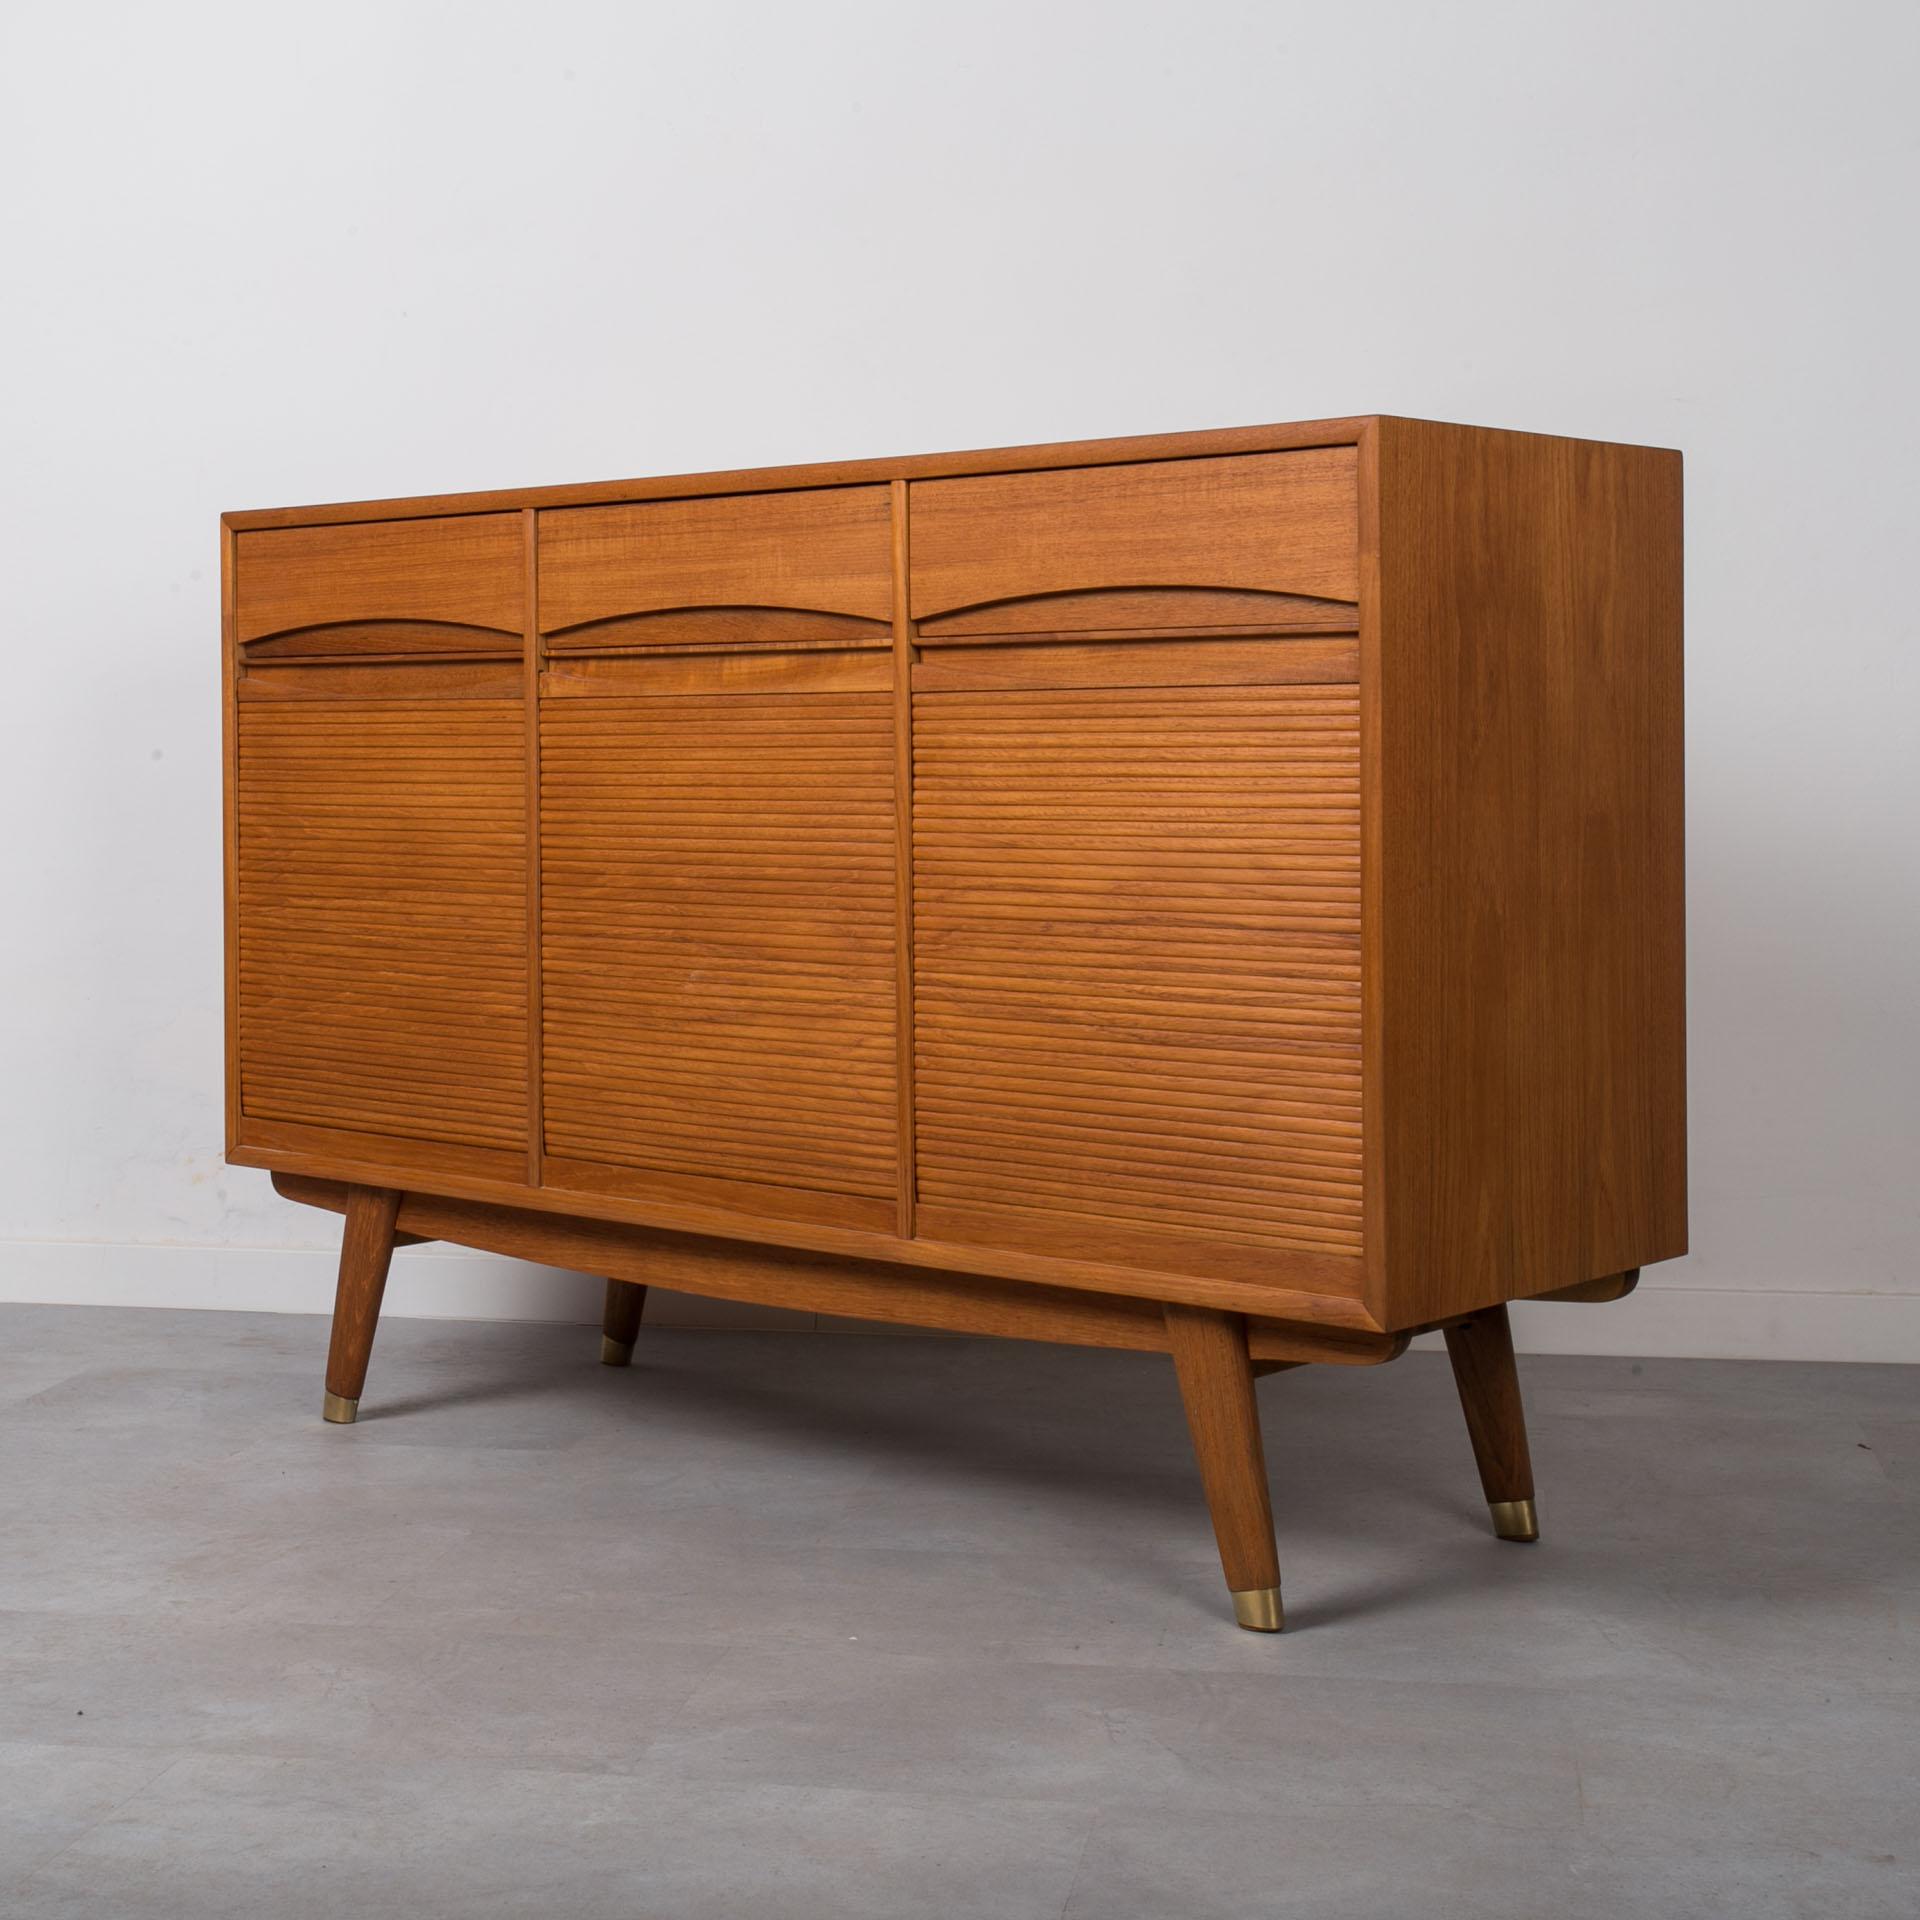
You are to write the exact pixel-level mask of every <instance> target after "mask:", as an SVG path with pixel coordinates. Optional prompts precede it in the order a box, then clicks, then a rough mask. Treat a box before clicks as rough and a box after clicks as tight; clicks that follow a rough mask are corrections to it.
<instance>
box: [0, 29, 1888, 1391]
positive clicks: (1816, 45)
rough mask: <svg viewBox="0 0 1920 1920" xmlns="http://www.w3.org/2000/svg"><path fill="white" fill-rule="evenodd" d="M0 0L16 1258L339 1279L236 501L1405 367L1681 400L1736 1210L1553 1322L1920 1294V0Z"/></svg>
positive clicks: (113, 1292)
mask: <svg viewBox="0 0 1920 1920" xmlns="http://www.w3.org/2000/svg"><path fill="white" fill-rule="evenodd" d="M0 34H4V42H3V43H0V182H4V193H3V200H0V219H3V220H4V237H3V244H0V274H3V275H4V284H0V381H3V382H4V401H5V404H4V416H3V417H0V462H3V463H4V469H3V474H0V485H4V489H5V498H4V511H0V543H4V548H5V552H4V562H5V567H4V576H3V577H4V581H5V589H6V591H5V597H4V602H0V605H3V606H4V621H5V626H4V637H3V639H0V645H3V646H4V650H5V652H4V672H5V675H6V679H5V683H4V685H5V694H4V699H3V700H0V728H4V735H5V738H4V741H3V742H0V748H3V749H4V751H3V752H0V780H4V783H5V787H4V800H5V808H6V811H5V815H4V819H5V828H6V832H5V838H4V842H3V843H0V844H3V845H4V855H3V856H0V857H3V858H4V868H5V870H4V875H3V876H0V881H3V884H0V916H3V918H0V942H3V943H4V951H3V953H0V1022H4V1029H3V1031H4V1036H5V1047H4V1056H3V1060H0V1064H3V1066H4V1074H5V1081H4V1095H5V1097H4V1100H3V1101H0V1236H3V1237H4V1238H3V1240H0V1297H12V1298H28V1299H53V1298H66V1299H114V1300H138V1301H150V1302H153V1303H155V1304H163V1303H188V1304H192V1303H201V1304H213V1303H232V1304H246V1303H256V1304H268V1305H302V1306H318V1305H321V1304H323V1303H324V1302H325V1300H326V1298H327V1287H328V1281H327V1262H326V1260H325V1258H324V1257H323V1256H322V1255H320V1254H318V1253H315V1252H310V1251H309V1252H302V1251H290V1250H298V1249H312V1248H317V1247H319V1246H321V1245H322V1244H323V1243H324V1242H325V1240H326V1239H327V1238H328V1233H327V1223H326V1222H324V1221H323V1220H322V1219H321V1218H320V1217H318V1216H315V1215H310V1214H307V1213H305V1212H303V1211H301V1210H298V1209H295V1208H292V1207H289V1206H287V1205H285V1204H283V1203H281V1202H279V1201H278V1200H276V1199H275V1198H274V1197H273V1196H272V1194H271V1192H270V1190H269V1188H268V1185H267V1181H266V1177H265V1176H264V1175H262V1174H257V1173H251V1172H244V1171H228V1170H227V1169H225V1168H224V1167H223V1165H222V1163H221V1157H220V1147H221V1117H220V1083H221V1071H220V1047H221V1019H220V1006H219V992H220V946H219V916H220V890H219V836H218V824H217V823H218V757H219V748H218V732H217V699H216V678H217V676H216V640H217V623H216V596H215V582H216V566H215V538H214V534H215V516H216V514H217V513H218V512H219V510H220V509H222V508H225V507H246V506H262V505H278V504H285V503H288V502H294V501H308V500H325V499H333V498H342V497H355V496H365V495H368V494H393V493H407V492H412V491H428V490H439V489H449V488H470V487H487V486H502V485H514V484H520V483H531V482H545V481H565V480H576V479H587V478H601V477H610V476H615V475H623V474H635V473H648V472H663V471H664V472H672V471H676V470H684V469H688V468H696V467H717V466H746V465H754V464H761V463H769V462H780V461H791V460H806V459H816V458H832V457H836V456H842V455H860V454H881V453H890V452H912V451H923V450H929V449H935V448H942V447H965V446H977V445H993V444H997V443H1003V442H1009V441H1023V440H1047V439H1066V438H1076V437H1082V436H1095V435H1104V434H1115V433H1131V432H1144V431H1155V430H1161V429H1171V428H1185V427H1205V426H1216V425H1228V424H1236V423H1244V422H1249V421H1264V420H1285V419H1292V418H1301V417H1311V416H1316V415H1323V414H1338V413H1346V412H1354V411H1373V410H1380V411H1394V412H1403V413H1420V414H1428V415H1434V416H1438V417H1441V418H1448V419H1459V420H1469V421H1484V422H1490V423H1493V424H1497V425H1506V426H1522V427H1533V428H1539V429H1543V430H1548V431H1556V432H1565V433H1574V434H1588V435H1593V436H1596V437H1601V438H1609V439H1624V440H1646V441H1652V442H1658V443H1661V444H1666V445H1673V446H1679V447H1683V448H1684V449H1685V450H1686V453H1687V486H1688V503H1687V505H1688V522H1689V554H1688V573H1689V578H1688V622H1689V631H1688V710H1689V712H1688V722H1689V743H1688V750H1689V794H1690V800H1689V805H1690V817H1689V837H1690V845H1689V860H1690V870H1691V881H1692V890H1691V913H1692V921H1691V928H1690V944H1691V977H1692V1062H1691V1065H1692V1085H1693V1152H1694V1159H1693V1165H1694V1210H1693V1217H1694V1245H1695V1246H1696V1248H1697V1249H1698V1251H1697V1252H1696V1253H1694V1254H1693V1255H1692V1256H1691V1257H1690V1258H1689V1259H1687V1260H1685V1261H1682V1262H1678V1263H1675V1264H1673V1265H1671V1266H1669V1267H1666V1268H1663V1269H1660V1270H1659V1271H1657V1272H1656V1273H1654V1274H1653V1275H1651V1276H1650V1277H1649V1280H1648V1282H1647V1284H1646V1286H1645V1287H1644V1288H1643V1289H1642V1295H1641V1297H1640V1298H1639V1299H1638V1300H1637V1301H1636V1302H1633V1303H1629V1305H1627V1306H1626V1307H1622V1308H1616V1309H1607V1310H1601V1311H1592V1310H1585V1311H1583V1310H1579V1309H1571V1308H1563V1309H1536V1310H1534V1313H1533V1316H1532V1317H1531V1318H1530V1319H1529V1320H1528V1322H1527V1324H1526V1326H1525V1327H1524V1328H1523V1330H1522V1331H1523V1335H1524V1336H1525V1337H1527V1338H1529V1339H1530V1340H1533V1341H1535V1342H1536V1343H1538V1344H1548V1343H1553V1344H1560V1345H1564V1344H1566V1343H1568V1342H1570V1341H1578V1342H1583V1343H1588V1344H1593V1345H1598V1346H1602V1347H1610V1348H1612V1349H1614V1350H1621V1349H1623V1348H1634V1349H1643V1350H1647V1351H1688V1352H1724V1353H1755V1352H1758V1353H1771V1352H1778V1353H1808V1354H1818V1355H1831V1356H1858V1357H1867V1358H1884V1357H1894V1356H1903V1357H1905V1358H1908V1359H1920V1274H1917V1273H1916V1266H1917V1265H1920V1258H1917V1256H1920V1224H1917V1219H1916V1198H1915V1196H1916V1192H1917V1191H1920V1182H1917V1181H1916V1178H1915V1173H1916V1166H1915V1162H1916V1147H1920V1117H1917V1115H1916V1093H1915V1089H1916V1087H1917V1086H1920V1046H1917V1045H1916V1012H1915V985H1916V970H1917V969H1916V954H1917V953H1920V912H1917V911H1916V907H1917V903H1920V881H1917V878H1916V867H1917V866H1920V862H1917V861H1916V855H1915V830H1916V824H1917V822H1920V729H1916V725H1915V716H1916V712H1917V711H1920V637H1917V636H1916V633H1915V608H1916V605H1920V595H1917V594H1916V591H1915V585H1914V582H1915V578H1916V572H1915V567H1914V561H1913V547H1914V539H1915V528H1916V525H1920V487H1917V485H1916V479H1915V475H1916V472H1917V471H1920V455H1917V453H1916V442H1920V433H1916V428H1917V427H1920V420H1916V412H1917V411H1920V409H1916V405H1915V398H1916V381H1915V376H1914V371H1913V356H1914V352H1915V338H1916V331H1917V329H1916V316H1915V298H1914V295H1915V278H1916V272H1915V264H1914V261H1915V249H1914V246H1913V232H1914V227H1913V221H1914V208H1915V206H1916V205H1920V164H1917V162H1916V143H1915V140H1914V135H1913V118H1912V115H1913V99H1914V96H1915V93H1916V91H1917V90H1920V10H1916V9H1915V8H1914V7H1912V6H1911V5H1910V4H1907V3H1906V0H1889V3H1888V4H1885V5H1835V4H1832V0H1824V3H1822V4H1808V5H1804V6H1778V5H1727V6H1688V5H1684V4H1674V3H1673V0H1666V3H1665V4H1658V5H1652V6H1622V5H1617V4H1600V0H1595V3H1594V4H1591V5H1587V6H1577V7H1567V6H1560V5H1550V4H1528V5H1513V6H1498V7H1474V6H1448V7H1434V6H1430V5H1427V4H1406V5H1397V6H1373V7H1367V6H1353V5H1346V4H1342V5H1327V4H1325V0H1314V4H1312V5H1278V4H1274V5H1258V4H1255V5H1247V6H1227V5H1217V4H1202V3H1201V0H1182V3H1181V4H1165V5H1162V6H1158V7H1146V6H1138V5H1128V4H1121V0H1107V4H1104V5H1089V6H1078V5H1076V6H1047V5H1044V4H1036V0H1025V3H1024V4H1023V3H1020V0H1016V3H1015V4H1010V5H1003V4H992V5H985V4H980V3H979V0H969V4H965V5H951V6H945V7H937V8H935V7H926V8H922V7H915V6H912V5H902V4H899V0H893V3H892V4H886V5H858V6H846V5H813V6H805V7H803V6H798V5H791V4H788V5H764V6H749V7H739V6H716V5H708V4H702V5H691V6H690V5H674V6H670V7H658V8H650V7H642V6H635V5H604V6H599V5H566V4H548V5H542V6H538V7H532V8H529V7H526V6H521V5H513V6H505V5H499V6H490V5H483V4H475V3H472V0H470V3H469V4H464V5H444V6H442V5H435V6H423V5H410V4H403V3H400V0H380V3H379V4H376V5H370V6H369V5H352V4H340V3H339V0H333V3H332V4H329V5H327V6H325V7H306V8H297V9H296V8H291V7H272V6H267V7H262V6H258V5H254V6H247V7H235V8H231V9H226V8H214V7H208V6H194V5H187V4H176V5H173V6H168V7H149V6H139V7H126V8H124V9H120V8H112V7H108V8H98V7H95V8H84V7H69V8H58V7H52V6H44V7H39V8H35V9H31V10H29V9H27V8H25V7H15V8H10V9H8V10H7V11H6V14H5V24H4V26H0ZM397 1271H400V1272H402V1273H403V1278H402V1279H401V1280H399V1281H398V1282H397V1283H396V1291H395V1294H394V1296H393V1299H394V1304H395V1305H396V1307H398V1308H399V1309H401V1310H405V1309H406V1308H407V1307H408V1306H410V1305H411V1306H412V1307H414V1308H415V1309H418V1310H426V1311H442V1312H447V1311H450V1312H460V1311H463V1310H464V1311H473V1312H483V1313H493V1312H515V1311H525V1312H535V1313H548V1312H552V1313H560V1314H568V1315H570V1314H573V1313H576V1312H579V1311H581V1310H582V1307H583V1302H584V1301H586V1300H587V1299H588V1298H589V1297H590V1293H591V1290H590V1289H578V1290H570V1289H569V1287H568V1286H567V1285H566V1284H565V1283H560V1284H558V1285H554V1284H552V1283H538V1282H535V1281H534V1280H533V1278H532V1276H529V1275H524V1274H520V1273H516V1272H515V1271H513V1270H512V1269H506V1268H501V1267H498V1266H497V1265H495V1264H493V1263H487V1262H484V1261H481V1260H479V1259H478V1258H477V1257H466V1256H459V1255H450V1254H446V1253H440V1254H433V1253H431V1252H427V1251H423V1252H421V1253H419V1254H412V1255H407V1256H403V1259H402V1262H401V1266H400V1268H399V1269H397Z"/></svg>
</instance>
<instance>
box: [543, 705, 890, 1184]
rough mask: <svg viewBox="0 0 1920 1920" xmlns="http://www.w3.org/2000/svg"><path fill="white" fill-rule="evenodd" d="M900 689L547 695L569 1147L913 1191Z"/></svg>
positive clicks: (552, 910)
mask: <svg viewBox="0 0 1920 1920" xmlns="http://www.w3.org/2000/svg"><path fill="white" fill-rule="evenodd" d="M892 714H893V708H892V701H891V698H890V696H888V695H886V694H805V695H773V696H758V695H744V694H723V695H684V696H683V695H660V696H639V697H624V698H622V697H606V698H601V697H593V698H562V699H553V700H549V701H548V702H547V703H546V704H545V706H544V707H543V709H542V714H541V867H542V882H541V914H542V940H541V950H542V968H543V980H544V987H543V998H544V1005H545V1042H544V1060H545V1095H544V1104H545V1124H546V1145H547V1149H548V1151H549V1152H551V1153H554V1154H556V1155H562V1156H566V1157H570V1158H574V1159H579V1160H585V1161H593V1162H598V1163H601V1164H609V1165H614V1166H626V1167H636V1168H643V1169H650V1170H653V1171H657V1172H663V1173H689V1174H696V1175H713V1176H720V1177H723V1178H732V1179H738V1180H747V1181H753V1182H756V1183H764V1184H768V1185H774V1186H796V1187H808V1188H817V1189H822V1190H825V1191H828V1192H837V1193H848V1194H864V1195H875V1196H884V1195H890V1194H891V1193H892V1192H893V1191H894V1184H895V1164H896V1156H897V1147H896V1141H897V1135H898V1114H897V1110H896V1105H895V1092H894V1087H895V1065H894V1032H895V1005H896V997H897V985H896V981H895V976H894V940H895V927H894V919H895V906H894V797H893V760H892V754H893V731H892V729H893V719H892Z"/></svg>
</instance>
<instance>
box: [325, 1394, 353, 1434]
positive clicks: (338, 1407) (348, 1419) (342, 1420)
mask: <svg viewBox="0 0 1920 1920" xmlns="http://www.w3.org/2000/svg"><path fill="white" fill-rule="evenodd" d="M320 1418H321V1419H322V1420H330V1421H331V1422H332V1423H333V1424H334V1425H335V1426H336V1427H350V1426H352V1425H353V1423H354V1422H355V1421H356V1420H358V1419H359V1418H360V1402H359V1401H358V1400H349V1399H348V1398H347V1397H346V1395H345V1394H342V1393H330V1394H328V1395H327V1396H326V1397H325V1398H324V1399H323V1400H322V1401H321V1402H320Z"/></svg>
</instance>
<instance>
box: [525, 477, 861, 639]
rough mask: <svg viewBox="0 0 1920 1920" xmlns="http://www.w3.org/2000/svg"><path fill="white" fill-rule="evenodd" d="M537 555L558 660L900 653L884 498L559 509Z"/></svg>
mask: <svg viewBox="0 0 1920 1920" xmlns="http://www.w3.org/2000/svg"><path fill="white" fill-rule="evenodd" d="M539 552H540V584H539V608H540V627H541V631H542V632H543V633H545V634H546V635H547V639H548V645H549V647H550V648H551V649H552V650H553V651H555V652H568V651H580V650H587V651H596V650H598V651H614V650H627V649H637V648H698V647H728V646H741V645H744V646H779V645H783V644H784V645H798V646H807V645H837V646H848V645H854V646H862V645H864V646H886V645H888V644H889V643H890V640H891V623H892V619H893V584H892V583H893V533H892V516H891V506H890V500H889V494H888V490H887V489H886V488H885V487H819V488H811V489H808V490H805V491H801V492H793V493H751V494H729V495H722V496H719V497H716V498H713V499H708V500H651V501H643V502H640V503H639V504H637V505H633V506H625V507H568V508H562V509H558V510H556V511H552V512H547V513H543V514H541V516H540V533H539Z"/></svg>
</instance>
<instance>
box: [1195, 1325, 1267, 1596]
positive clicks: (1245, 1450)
mask: <svg viewBox="0 0 1920 1920" xmlns="http://www.w3.org/2000/svg"><path fill="white" fill-rule="evenodd" d="M1166 1322H1167V1344H1168V1346H1169V1348H1170V1349H1171V1350H1172V1353H1173V1366H1174V1371H1175V1373H1176V1374H1177V1375H1178V1377H1179V1381H1180V1397H1181V1399H1182V1400H1183V1401H1184V1402H1185V1404H1186V1409H1187V1427H1188V1430H1189V1431H1190V1432H1191V1433H1192V1435H1193V1452H1194V1457H1195V1459H1197V1460H1198V1461H1199V1463H1200V1481H1201V1484H1202V1485H1203V1486H1204V1487H1205V1488H1206V1493H1207V1508H1208V1511H1209V1512H1210V1513H1211V1514H1212V1516H1213V1533H1214V1538H1215V1539H1216V1540H1217V1541H1218V1542H1219V1543H1220V1567H1221V1571H1222V1572H1224V1573H1225V1575H1226V1576H1227V1590H1228V1591H1229V1592H1230V1593H1231V1594H1232V1596H1233V1612H1234V1618H1235V1619H1237V1620H1238V1621H1239V1623H1240V1624H1241V1625H1242V1626H1243V1627H1250V1628H1252V1629H1253V1630H1254V1631H1256V1632H1260V1633H1278V1632H1279V1631H1280V1629H1281V1627H1282V1625H1283V1624H1284V1621H1283V1617H1282V1614H1281V1610H1280V1557H1279V1553H1278V1551H1277V1549H1276V1548H1275V1546H1274V1541H1273V1507H1272V1503H1271V1501H1270V1500H1269V1498H1268V1495H1267V1463H1266V1456H1265V1454H1264V1453H1263V1452H1262V1450H1261V1446H1260V1409H1259V1405H1258V1403H1257V1402H1256V1401H1255V1399H1254V1393H1253V1362H1252V1359H1251V1358H1250V1356H1249V1355H1248V1352H1247V1323H1246V1321H1245V1319H1244V1318H1243V1317H1242V1316H1241V1315H1240V1314H1237V1313H1219V1312H1216V1311H1214V1310H1213V1309H1212V1308H1208V1307H1181V1306H1171V1305H1170V1306H1168V1308H1167V1309H1166Z"/></svg>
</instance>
